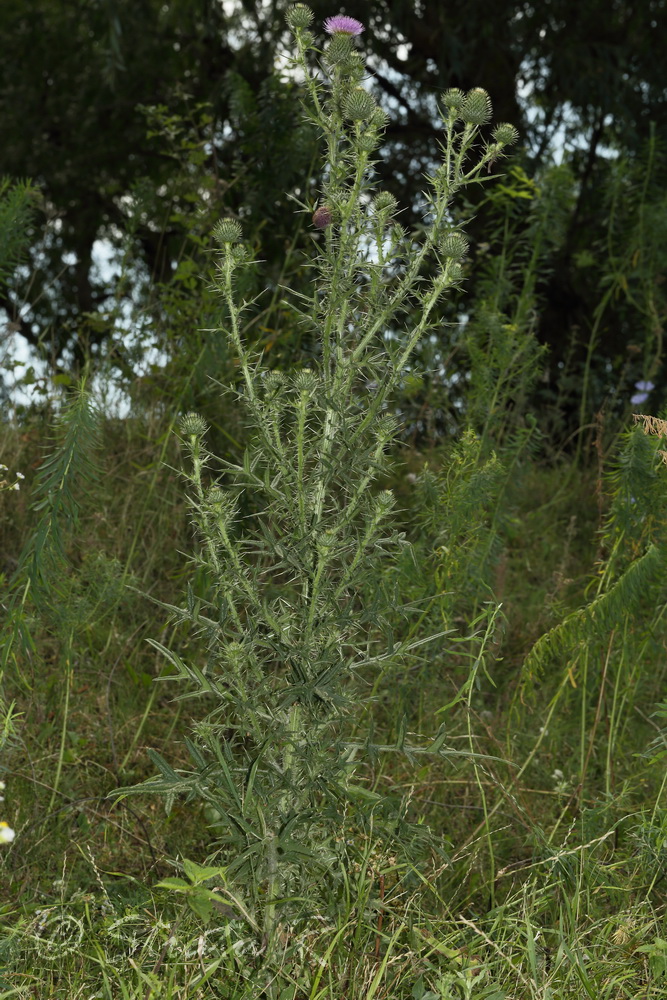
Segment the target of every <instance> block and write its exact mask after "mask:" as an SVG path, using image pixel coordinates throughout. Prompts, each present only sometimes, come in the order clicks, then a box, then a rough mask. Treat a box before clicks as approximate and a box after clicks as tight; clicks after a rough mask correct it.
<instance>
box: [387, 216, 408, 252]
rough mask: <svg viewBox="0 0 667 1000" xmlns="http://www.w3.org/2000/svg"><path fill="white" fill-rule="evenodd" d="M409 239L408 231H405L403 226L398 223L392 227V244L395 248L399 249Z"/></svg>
mask: <svg viewBox="0 0 667 1000" xmlns="http://www.w3.org/2000/svg"><path fill="white" fill-rule="evenodd" d="M407 237H408V232H407V229H405V228H404V226H401V225H400V224H399V223H398V222H395V223H394V225H393V226H392V227H391V242H392V243H393V245H394V247H398V246H400V245H401V244H402V243H405V241H406V239H407Z"/></svg>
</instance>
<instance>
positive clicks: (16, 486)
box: [12, 483, 21, 490]
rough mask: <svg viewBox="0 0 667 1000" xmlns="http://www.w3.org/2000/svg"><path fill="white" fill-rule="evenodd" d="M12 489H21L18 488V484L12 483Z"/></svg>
mask: <svg viewBox="0 0 667 1000" xmlns="http://www.w3.org/2000/svg"><path fill="white" fill-rule="evenodd" d="M12 489H13V490H20V489H21V487H20V486H19V484H18V483H14V485H13V486H12Z"/></svg>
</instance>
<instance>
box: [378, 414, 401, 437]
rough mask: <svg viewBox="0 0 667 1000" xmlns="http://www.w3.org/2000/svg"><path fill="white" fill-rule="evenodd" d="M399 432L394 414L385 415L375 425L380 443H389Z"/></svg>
mask: <svg viewBox="0 0 667 1000" xmlns="http://www.w3.org/2000/svg"><path fill="white" fill-rule="evenodd" d="M397 430H398V421H397V420H396V418H395V417H394V416H392V414H390V413H385V414H384V415H383V416H381V417H380V419H379V420H378V422H377V424H376V425H375V435H376V437H377V439H378V440H379V441H389V440H390V438H392V437H393V436H394V434H395V433H396V431H397Z"/></svg>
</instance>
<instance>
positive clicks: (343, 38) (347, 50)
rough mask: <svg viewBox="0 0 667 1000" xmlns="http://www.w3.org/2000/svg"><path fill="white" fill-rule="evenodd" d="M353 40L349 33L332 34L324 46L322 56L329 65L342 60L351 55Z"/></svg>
mask: <svg viewBox="0 0 667 1000" xmlns="http://www.w3.org/2000/svg"><path fill="white" fill-rule="evenodd" d="M353 47H354V42H353V40H352V36H351V35H334V36H333V38H332V39H331V41H330V42H329V44H328V45H327V47H326V50H325V53H324V56H325V58H326V61H327V63H328V64H329V65H330V66H335V65H337V63H341V62H344V61H345V60H346V59H349V58H350V56H351V55H352V51H353Z"/></svg>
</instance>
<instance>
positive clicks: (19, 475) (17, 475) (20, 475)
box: [16, 472, 25, 479]
mask: <svg viewBox="0 0 667 1000" xmlns="http://www.w3.org/2000/svg"><path fill="white" fill-rule="evenodd" d="M16 478H17V479H25V476H24V475H23V473H22V472H17V473H16Z"/></svg>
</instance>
